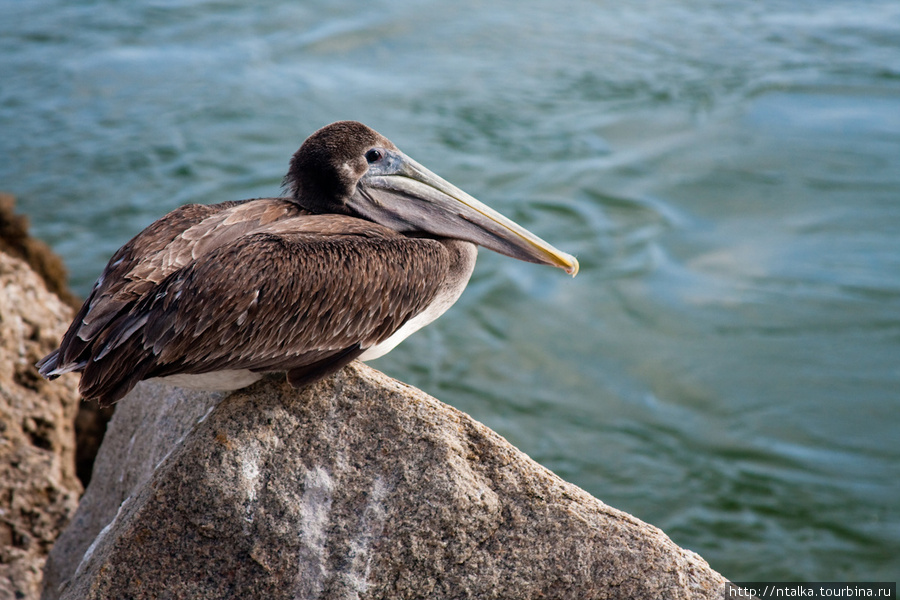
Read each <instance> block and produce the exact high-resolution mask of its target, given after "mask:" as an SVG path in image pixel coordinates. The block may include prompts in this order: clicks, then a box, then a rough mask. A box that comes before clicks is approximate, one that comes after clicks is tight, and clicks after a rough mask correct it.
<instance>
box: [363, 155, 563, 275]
mask: <svg viewBox="0 0 900 600" xmlns="http://www.w3.org/2000/svg"><path fill="white" fill-rule="evenodd" d="M351 205H352V207H353V208H354V209H355V210H357V211H358V212H359V213H360V214H362V215H364V216H366V217H367V218H370V219H372V220H373V221H375V222H377V223H380V224H382V225H385V226H387V227H391V228H392V229H395V230H397V231H401V232H404V233H412V232H423V233H430V234H432V235H437V236H440V237H448V238H454V239H461V240H466V241H469V242H472V243H474V244H478V245H479V246H484V247H485V248H488V249H490V250H494V251H495V252H499V253H501V254H505V255H507V256H511V257H512V258H517V259H519V260H524V261H528V262H533V263H538V264H543V265H550V266H553V267H560V268H562V269H565V270H566V273H569V274H570V275H572V276H573V277H574V276H575V275H576V274H577V273H578V261H577V260H576V259H575V257H574V256H572V255H571V254H567V253H565V252H562V251H561V250H557V249H556V248H554V247H553V246H551V245H550V244H548V243H547V242H545V241H544V240H542V239H541V238H539V237H538V236H536V235H534V234H533V233H531V232H530V231H528V230H527V229H525V228H524V227H522V226H521V225H518V224H516V223H514V222H513V221H511V220H509V219H507V218H506V217H504V216H503V215H501V214H500V213H498V212H497V211H495V210H494V209H492V208H491V207H489V206H487V205H485V204H483V203H481V202H479V201H478V200H476V199H475V198H473V197H472V196H470V195H469V194H467V193H465V192H464V191H462V190H461V189H459V188H458V187H456V186H455V185H453V184H452V183H450V182H448V181H446V180H444V179H442V178H440V177H438V176H437V175H435V174H434V173H432V172H431V171H429V170H428V169H426V168H425V167H423V166H422V165H420V164H419V163H417V162H416V161H414V160H413V159H411V158H409V157H408V156H406V155H405V154H403V153H402V152H400V151H399V150H390V151H389V156H388V157H386V159H385V160H384V161H383V163H382V164H379V165H372V166H370V168H369V172H368V173H366V175H364V176H363V178H362V179H361V180H360V182H359V184H358V186H357V193H356V194H354V196H353V197H352V198H351Z"/></svg>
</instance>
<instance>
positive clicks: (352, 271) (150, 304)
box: [37, 121, 578, 405]
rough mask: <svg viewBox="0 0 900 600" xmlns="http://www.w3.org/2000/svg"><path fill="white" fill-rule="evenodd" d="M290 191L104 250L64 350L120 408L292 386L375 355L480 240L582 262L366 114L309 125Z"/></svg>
mask: <svg viewBox="0 0 900 600" xmlns="http://www.w3.org/2000/svg"><path fill="white" fill-rule="evenodd" d="M284 183H285V187H286V189H287V190H288V191H289V192H290V195H289V196H288V197H285V198H258V199H253V200H244V201H236V202H223V203H221V204H213V205H208V206H207V205H200V204H190V205H186V206H182V207H181V208H178V209H176V210H174V211H172V212H170V213H169V214H167V215H166V216H164V217H162V218H161V219H159V220H158V221H156V222H154V223H153V224H151V225H150V226H149V227H147V228H146V229H145V230H143V231H142V232H140V233H139V234H138V235H137V236H135V237H134V238H133V239H132V240H131V241H129V242H128V243H127V244H125V245H124V246H122V247H121V248H120V249H119V250H118V251H117V252H116V253H115V254H114V255H113V257H112V258H111V259H110V261H109V263H108V264H107V265H106V268H105V269H104V270H103V273H102V274H101V275H100V277H99V279H98V280H97V282H96V283H95V284H94V288H93V290H92V291H91V293H90V296H89V297H88V299H87V300H86V301H85V302H84V305H83V306H82V307H81V310H79V311H78V314H77V315H76V316H75V319H74V321H73V322H72V324H71V326H70V327H69V330H68V331H67V332H66V334H65V336H64V337H63V339H62V342H61V343H60V345H59V348H58V349H56V350H54V351H53V352H51V353H50V354H48V355H47V356H46V357H44V358H43V359H42V360H41V361H40V362H39V363H38V365H37V366H38V368H39V369H40V373H41V375H43V376H45V377H49V378H54V377H57V376H59V375H62V374H63V373H68V372H71V371H79V372H81V374H82V375H81V384H80V387H79V390H80V391H81V394H82V395H83V396H84V397H85V398H97V399H98V400H99V401H100V403H101V404H102V405H108V404H112V403H113V402H116V401H117V400H119V399H120V398H122V397H123V396H125V394H127V393H128V392H129V391H130V390H131V389H132V388H133V387H134V386H135V385H136V384H137V383H138V382H139V381H141V380H144V379H150V378H166V380H167V381H168V382H169V383H173V384H175V385H181V386H184V387H193V388H199V389H212V390H232V389H238V388H241V387H244V386H247V385H250V384H251V383H253V382H255V381H257V380H259V379H260V378H261V377H262V376H263V375H264V374H265V373H268V372H273V371H274V372H279V371H284V372H286V373H287V379H288V381H289V382H290V383H291V384H292V385H294V386H297V387H299V386H302V385H305V384H307V383H311V382H313V381H315V380H317V379H320V378H322V377H324V376H325V375H328V374H329V373H332V372H334V371H336V370H338V369H340V368H341V367H343V366H344V365H346V364H348V363H349V362H350V361H352V360H353V359H356V358H359V359H361V360H368V359H373V358H377V357H379V356H382V355H383V354H385V353H387V352H388V351H390V350H391V349H392V348H394V347H395V346H396V345H397V344H398V343H400V342H401V341H402V340H403V339H404V338H406V337H407V336H408V335H410V334H411V333H413V332H414V331H416V330H418V329H420V328H421V327H424V326H425V325H427V324H428V323H430V322H432V321H433V320H435V319H436V318H437V317H439V316H440V315H441V314H442V313H443V312H444V311H446V310H447V309H448V308H449V307H450V306H451V305H452V304H453V303H454V302H456V300H457V299H458V298H459V296H460V294H461V293H462V291H463V289H464V288H465V287H466V284H467V283H468V281H469V277H470V276H471V274H472V269H473V268H474V265H475V254H476V246H483V247H485V248H489V249H491V250H494V251H496V252H500V253H502V254H505V255H507V256H511V257H513V258H517V259H520V260H525V261H529V262H534V263H540V264H545V265H551V266H555V267H561V268H563V269H565V270H566V271H567V272H568V273H570V274H572V275H575V274H576V273H577V272H578V261H577V260H575V258H574V257H572V256H570V255H569V254H566V253H564V252H561V251H559V250H557V249H556V248H554V247H553V246H551V245H550V244H548V243H546V242H545V241H543V240H541V239H540V238H538V237H537V236H535V235H534V234H532V233H530V232H528V231H527V230H525V229H524V228H522V227H520V226H519V225H517V224H515V223H513V222H512V221H510V220H509V219H507V218H506V217H504V216H502V215H500V214H499V213H497V212H496V211H494V210H492V209H491V208H489V207H487V206H485V205H484V204H482V203H481V202H479V201H478V200H476V199H475V198H473V197H471V196H469V195H468V194H466V193H465V192H463V191H462V190H460V189H459V188H457V187H455V186H454V185H452V184H450V183H448V182H447V181H445V180H443V179H441V178H440V177H438V176H437V175H435V174H434V173H432V172H431V171H429V170H428V169H426V168H425V167H423V166H422V165H420V164H419V163H417V162H415V161H414V160H412V159H411V158H409V157H408V156H406V155H405V154H404V153H403V152H401V151H400V150H399V149H398V148H397V147H396V146H394V144H392V143H391V142H390V141H389V140H388V139H387V138H385V137H383V136H381V135H380V134H378V133H376V132H375V131H373V130H372V129H370V128H368V127H366V126H365V125H363V124H361V123H356V122H352V121H342V122H338V123H333V124H331V125H328V126H326V127H324V128H322V129H320V130H319V131H317V132H315V133H313V134H312V135H311V136H310V137H309V138H308V139H307V140H306V141H305V142H304V143H303V145H302V146H301V147H300V149H299V150H298V151H297V152H296V153H295V154H294V156H293V158H292V159H291V163H290V169H289V171H288V174H287V176H286V177H285V179H284Z"/></svg>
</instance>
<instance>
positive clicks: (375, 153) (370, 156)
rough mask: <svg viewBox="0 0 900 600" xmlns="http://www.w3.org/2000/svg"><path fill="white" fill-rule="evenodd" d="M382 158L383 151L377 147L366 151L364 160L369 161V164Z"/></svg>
mask: <svg viewBox="0 0 900 600" xmlns="http://www.w3.org/2000/svg"><path fill="white" fill-rule="evenodd" d="M382 158H384V153H383V152H382V151H381V150H379V149H378V148H372V149H371V150H369V151H368V152H366V160H367V161H369V164H372V163H375V162H378V161H379V160H381V159H382Z"/></svg>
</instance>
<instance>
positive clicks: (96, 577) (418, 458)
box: [44, 363, 727, 600]
mask: <svg viewBox="0 0 900 600" xmlns="http://www.w3.org/2000/svg"><path fill="white" fill-rule="evenodd" d="M726 585H727V582H726V580H725V579H724V578H723V577H722V576H721V575H719V574H718V573H716V572H715V571H713V570H712V569H710V567H709V566H708V565H707V564H706V562H705V561H704V560H703V559H702V558H700V557H699V556H698V555H696V554H694V553H693V552H690V551H688V550H684V549H682V548H679V547H678V546H676V545H675V544H674V543H673V542H672V541H671V540H670V539H669V538H668V537H666V535H665V534H664V533H663V532H662V531H660V530H659V529H657V528H655V527H653V526H651V525H648V524H646V523H643V522H641V521H640V520H638V519H636V518H634V517H632V516H630V515H628V514H626V513H623V512H622V511H619V510H616V509H614V508H611V507H609V506H607V505H605V504H604V503H603V502H601V501H599V500H597V499H596V498H594V497H592V496H591V495H589V494H588V493H586V492H585V491H583V490H581V489H579V488H578V487H576V486H574V485H572V484H569V483H567V482H565V481H563V480H561V479H560V478H559V477H557V476H556V475H554V474H553V473H551V472H550V471H548V470H547V469H545V468H544V467H542V466H540V465H539V464H537V463H535V462H534V461H532V460H531V459H530V458H528V457H527V456H526V455H525V454H523V453H522V452H520V451H519V450H517V449H516V448H514V447H513V446H511V445H510V444H509V443H508V442H507V441H506V440H504V439H503V438H502V437H500V436H499V435H498V434H496V433H495V432H493V431H491V430H490V429H488V428H487V427H485V426H484V425H482V424H480V423H478V422H476V421H474V420H473V419H471V418H470V417H469V416H467V415H465V414H463V413H461V412H459V411H457V410H455V409H453V408H452V407H449V406H447V405H445V404H442V403H441V402H439V401H438V400H435V399H434V398H432V397H430V396H428V395H426V394H425V393H423V392H421V391H419V390H417V389H415V388H412V387H410V386H407V385H404V384H402V383H399V382H397V381H395V380H393V379H390V378H388V377H386V376H384V375H382V374H381V373H379V372H377V371H375V370H373V369H371V368H369V367H366V366H364V365H362V364H359V363H354V364H352V365H351V366H350V367H348V368H346V369H344V370H342V371H341V372H339V373H337V374H336V375H334V376H332V377H330V378H328V379H325V380H323V381H321V382H319V383H317V384H315V385H313V386H310V387H307V388H305V389H302V390H299V391H298V390H293V389H291V388H290V387H289V386H288V385H287V384H286V383H285V382H284V381H283V378H280V379H279V378H268V379H266V380H264V381H262V382H260V383H258V384H256V385H254V386H252V387H250V388H247V389H245V390H241V391H238V392H235V393H232V394H230V395H225V394H212V393H199V392H186V391H183V390H179V389H177V388H170V387H166V386H163V385H160V384H156V383H152V382H144V383H142V384H141V385H139V386H138V388H136V389H135V391H134V392H133V393H132V394H130V395H129V396H128V397H126V398H125V399H124V400H123V401H122V402H121V403H120V405H119V407H118V409H117V411H116V414H115V416H114V418H113V421H112V422H111V424H110V429H109V432H108V433H107V437H106V440H105V441H104V444H103V447H102V448H101V451H100V454H99V455H98V458H97V463H96V465H95V469H94V476H93V479H92V481H91V484H90V486H89V488H88V490H87V492H86V494H85V497H84V500H83V501H82V503H81V505H80V507H79V509H78V514H77V516H76V517H75V519H74V521H73V523H72V526H71V527H70V528H69V529H67V530H66V531H65V532H64V534H63V536H62V537H61V538H60V540H59V543H58V544H57V546H56V547H55V548H54V549H53V553H52V556H51V560H50V561H48V566H47V586H46V588H45V591H44V598H47V599H50V598H66V599H74V598H78V599H81V598H136V599H137V598H198V599H202V598H267V599H268V598H272V599H276V598H304V599H305V598H328V599H331V598H335V599H337V598H341V599H343V598H423V597H428V598H521V599H528V598H578V599H579V600H583V599H590V598H629V599H639V598H654V599H656V598H667V599H673V600H674V599H678V598H719V597H722V594H723V591H724V590H725V586H726Z"/></svg>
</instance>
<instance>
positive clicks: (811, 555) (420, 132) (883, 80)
mask: <svg viewBox="0 0 900 600" xmlns="http://www.w3.org/2000/svg"><path fill="white" fill-rule="evenodd" d="M346 118H352V119H358V120H361V121H363V122H365V123H367V124H369V125H371V126H372V127H374V128H376V129H377V130H379V131H380V132H382V133H384V134H385V135H387V136H388V137H389V138H391V139H392V140H393V141H394V142H396V143H397V144H398V145H399V146H400V147H401V148H402V149H404V151H406V152H407V153H408V154H410V155H411V156H413V157H414V158H416V159H417V160H418V161H420V162H422V163H423V164H425V165H427V166H429V167H430V168H432V169H433V170H434V171H436V172H437V173H439V174H441V175H442V176H444V177H445V178H447V179H449V180H450V181H452V182H454V183H456V184H458V185H459V186H460V187H462V188H464V189H466V190H467V191H469V192H470V193H472V194H473V195H475V196H476V197H478V198H480V199H481V200H483V201H485V202H487V203H489V204H491V205H492V206H494V207H495V208H497V209H499V210H501V211H502V212H505V213H506V214H507V215H509V216H510V217H512V218H514V219H515V220H517V221H519V222H520V223H522V224H523V225H525V226H526V227H529V228H530V229H532V230H533V231H535V232H536V233H538V234H539V235H540V236H542V237H544V238H545V239H547V240H549V241H551V242H552V243H554V244H555V245H557V246H559V247H560V248H562V249H564V250H566V251H568V252H571V253H573V254H575V255H577V256H578V258H579V260H580V261H581V264H582V272H581V274H580V275H579V276H578V277H577V278H575V279H574V280H573V279H570V278H568V277H566V276H565V275H564V274H563V273H562V272H561V271H558V270H552V269H547V268H540V267H536V266H534V265H529V264H524V263H519V262H516V261H513V260H511V259H508V258H505V257H501V256H497V255H493V254H491V253H488V252H482V253H481V255H480V257H479V266H478V267H477V269H476V273H475V276H474V278H473V281H472V283H471V285H470V287H469V289H468V290H467V292H466V294H464V296H463V298H462V299H461V300H460V302H459V303H458V304H457V305H456V306H455V307H454V308H453V309H452V310H451V311H450V312H449V313H448V314H446V315H445V316H444V317H442V319H441V320H439V321H438V322H436V323H435V324H433V325H432V326H430V327H429V328H427V329H426V330H424V331H422V332H420V333H418V334H416V335H415V336H413V337H412V338H410V339H409V340H408V341H406V342H405V343H404V344H403V345H401V346H400V347H399V348H397V349H396V350H395V351H394V352H392V353H391V354H390V355H388V356H387V357H385V358H383V359H380V360H379V361H377V362H376V363H375V366H376V367H378V368H380V369H382V370H384V371H385V372H387V373H389V374H390V375H392V376H395V377H397V378H399V379H402V380H404V381H407V382H409V383H412V384H414V385H417V386H419V387H421V388H423V389H425V390H426V391H428V392H429V393H431V394H433V395H435V396H437V397H438V398H440V399H442V400H444V401H446V402H448V403H450V404H453V405H454V406H456V407H458V408H460V409H462V410H465V411H466V412H468V413H470V414H472V415H473V416H474V417H475V418H477V419H479V420H481V421H483V422H484V423H486V424H487V425H489V426H491V427H493V428H494V429H496V430H497V431H499V432H500V433H501V434H503V435H504V436H506V437H507V438H508V439H509V440H510V441H512V442H513V443H515V444H516V445H517V446H519V447H520V448H522V449H523V450H524V451H525V452H527V453H528V454H529V455H531V456H532V457H533V458H535V459H536V460H538V461H539V462H541V463H542V464H544V465H546V466H547V467H549V468H550V469H552V470H554V471H555V472H557V473H558V474H560V475H561V476H562V477H564V478H566V479H568V480H570V481H572V482H574V483H576V484H578V485H580V486H581V487H583V488H585V489H586V490H588V491H589V492H591V493H592V494H594V495H596V496H597V497H599V498H601V499H602V500H604V501H605V502H607V503H609V504H611V505H613V506H616V507H618V508H621V509H623V510H626V511H628V512H631V513H633V514H635V515H636V516H638V517H640V518H641V519H644V520H646V521H649V522H651V523H653V524H655V525H657V526H659V527H661V528H663V529H664V530H665V531H666V532H667V533H668V534H669V535H670V536H671V537H672V538H673V539H674V541H675V542H676V543H678V544H680V545H682V546H685V547H688V548H691V549H693V550H695V551H696V552H698V553H699V554H701V555H702V556H703V557H704V558H706V559H707V560H708V561H709V562H710V563H711V565H712V566H713V567H714V568H716V569H717V570H719V571H720V572H722V573H723V574H724V575H725V576H726V577H729V578H731V579H733V580H738V581H747V580H806V581H816V580H819V581H821V580H841V581H862V580H882V581H884V580H889V581H896V580H897V578H898V575H900V501H898V497H900V415H898V407H900V3H898V2H896V0H817V1H803V0H795V1H791V2H787V1H774V0H762V1H759V2H738V1H736V0H717V1H712V0H707V1H704V0H660V1H657V2H647V1H638V2H630V3H614V2H603V1H600V0H597V1H587V0H583V1H580V0H562V1H561V2H554V3H552V4H550V3H544V2H540V1H538V0H524V1H519V2H515V3H512V2H500V3H491V4H488V3H485V4H482V3H477V2H471V1H469V0H459V1H457V2H452V3H447V2H435V1H432V0H421V1H414V2H403V3H400V2H384V1H375V2H325V1H324V0H319V1H314V2H307V3H303V4H301V3H291V2H287V1H284V0H281V1H275V0H269V1H263V2H256V3H241V2H235V1H232V0H209V1H200V0H196V1H193V2H183V1H179V2H173V1H170V0H157V1H151V0H140V1H137V2H111V1H107V2H74V3H73V2H66V1H63V0H29V1H27V2H25V1H16V0H0V189H3V190H6V191H9V192H12V193H14V194H15V195H16V196H17V197H18V201H19V208H20V210H22V211H23V212H25V213H27V214H28V215H29V216H30V217H31V219H32V223H33V231H34V233H36V234H37V235H38V236H40V237H42V238H44V239H45V240H47V241H49V242H50V243H51V244H52V245H53V246H54V248H55V249H56V250H57V251H58V252H59V253H60V254H62V255H63V256H64V257H65V259H66V262H67V264H68V266H69V268H70V270H71V277H72V284H73V286H74V287H75V289H76V290H77V291H78V292H79V293H81V294H85V293H86V292H87V290H88V289H89V288H90V285H91V283H92V282H93V280H94V278H95V277H96V276H97V274H98V273H99V271H100V270H101V269H102V267H103V265H104V264H105V262H106V260H107V259H108V257H109V256H110V255H111V254H112V252H113V251H114V250H115V249H116V248H117V247H118V246H120V245H121V244H122V243H124V242H125V241H126V240H127V239H128V238H130V237H131V236H132V235H134V234H135V233H137V232H138V231H139V230H140V229H142V228H143V227H145V226H146V225H147V224H149V223H150V222H151V221H152V220H153V219H155V218H156V217H158V216H160V215H162V214H164V213H165V212H167V211H169V210H171V209H172V208H174V207H176V206H178V205H180V204H183V203H186V202H206V203H208V202H214V201H219V200H225V199H238V198H246V197H253V196H263V195H274V194H276V193H277V192H278V190H279V183H280V180H281V177H282V176H283V174H284V172H285V170H286V166H287V161H288V158H289V157H290V155H291V153H292V152H293V151H294V150H295V149H296V148H297V147H298V145H299V144H300V142H301V141H302V140H303V139H304V138H305V137H306V136H307V135H308V134H309V133H310V132H312V131H313V130H315V129H316V128H318V127H320V126H321V125H324V124H326V123H328V122H331V121H334V120H338V119H346Z"/></svg>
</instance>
